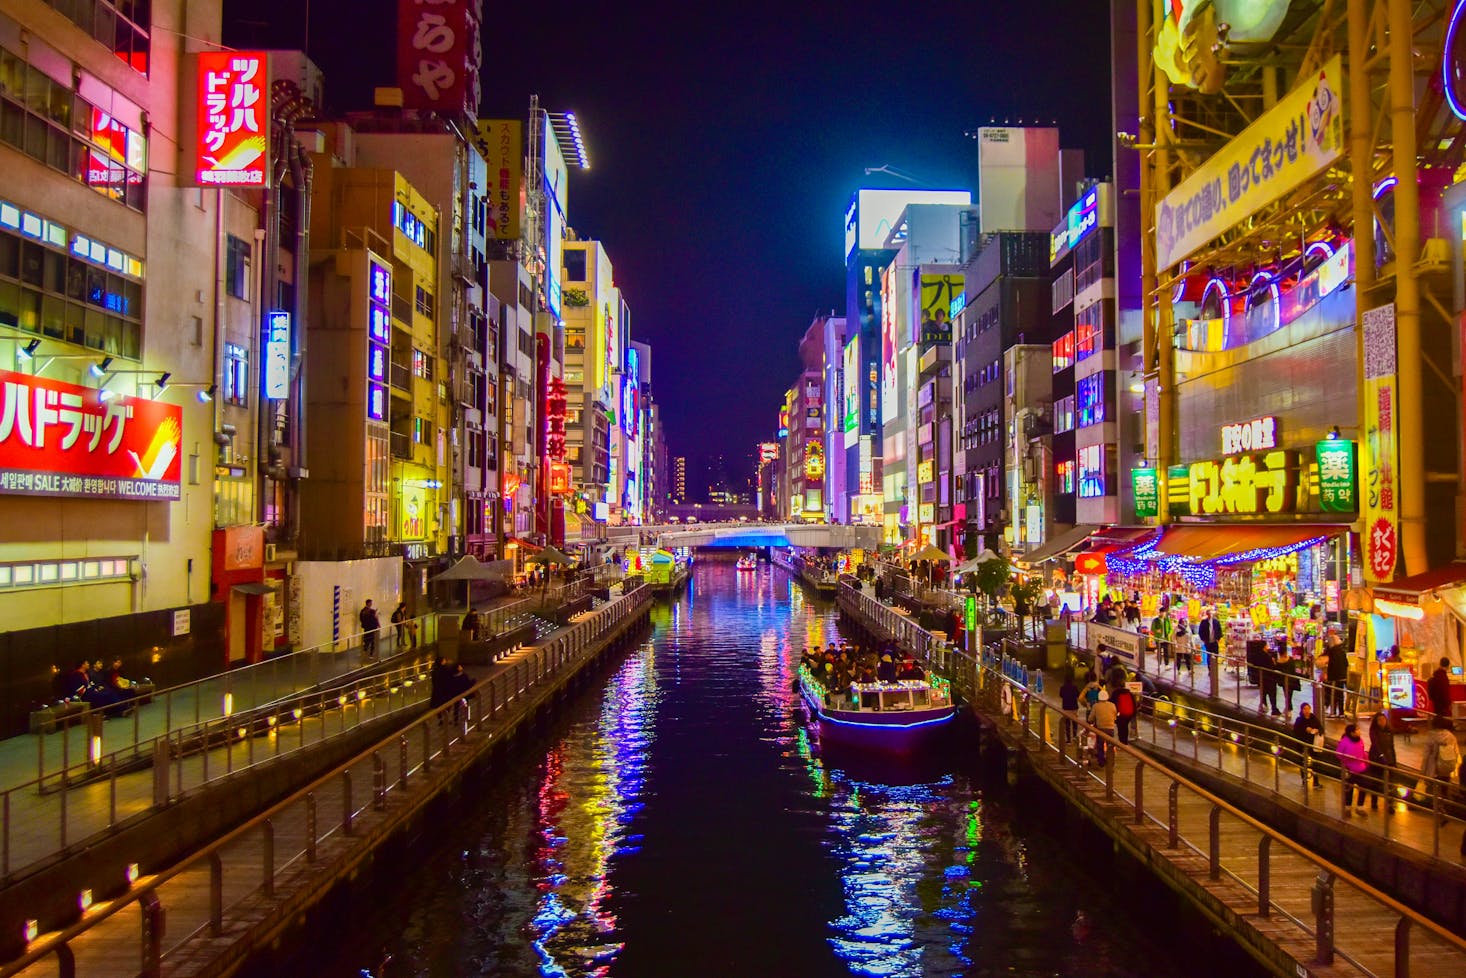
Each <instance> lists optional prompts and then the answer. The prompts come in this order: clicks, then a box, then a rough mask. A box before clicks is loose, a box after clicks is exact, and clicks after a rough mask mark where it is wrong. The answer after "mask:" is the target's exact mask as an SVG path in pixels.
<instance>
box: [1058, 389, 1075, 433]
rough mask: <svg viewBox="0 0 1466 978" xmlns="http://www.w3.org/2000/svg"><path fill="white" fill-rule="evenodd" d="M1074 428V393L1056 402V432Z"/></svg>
mask: <svg viewBox="0 0 1466 978" xmlns="http://www.w3.org/2000/svg"><path fill="white" fill-rule="evenodd" d="M1073 430H1074V395H1072V394H1071V395H1069V396H1068V397H1061V398H1059V399H1058V400H1057V401H1055V402H1054V433H1055V434H1058V433H1060V432H1065V431H1073Z"/></svg>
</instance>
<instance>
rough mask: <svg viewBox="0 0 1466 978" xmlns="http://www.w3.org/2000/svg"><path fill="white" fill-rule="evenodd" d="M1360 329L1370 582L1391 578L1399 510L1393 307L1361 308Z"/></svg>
mask: <svg viewBox="0 0 1466 978" xmlns="http://www.w3.org/2000/svg"><path fill="white" fill-rule="evenodd" d="M1360 327H1361V328H1362V329H1363V330H1364V485H1363V491H1364V575H1365V578H1366V579H1367V580H1369V581H1372V582H1379V581H1390V580H1393V579H1394V576H1395V563H1396V560H1397V558H1398V554H1399V512H1398V510H1397V509H1396V499H1395V472H1396V469H1397V466H1398V451H1399V449H1398V446H1397V441H1398V435H1399V429H1398V428H1397V422H1396V420H1395V418H1396V400H1397V393H1396V391H1397V389H1398V388H1397V384H1396V382H1395V306H1394V304H1393V303H1391V304H1389V305H1385V306H1380V307H1378V308H1376V309H1366V310H1365V311H1364V313H1363V314H1362V315H1361V316H1360Z"/></svg>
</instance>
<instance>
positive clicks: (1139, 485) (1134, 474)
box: [1130, 469, 1161, 520]
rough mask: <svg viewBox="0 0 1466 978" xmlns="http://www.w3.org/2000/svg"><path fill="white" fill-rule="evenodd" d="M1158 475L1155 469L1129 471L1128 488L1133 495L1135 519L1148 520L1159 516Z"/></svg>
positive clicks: (1159, 493)
mask: <svg viewBox="0 0 1466 978" xmlns="http://www.w3.org/2000/svg"><path fill="white" fill-rule="evenodd" d="M1159 475H1160V473H1159V472H1157V471H1156V470H1155V469H1131V470H1130V487H1131V489H1132V490H1133V491H1134V493H1135V518H1136V519H1138V520H1144V519H1150V518H1152V517H1155V516H1159V515H1160V511H1161V485H1160V479H1159Z"/></svg>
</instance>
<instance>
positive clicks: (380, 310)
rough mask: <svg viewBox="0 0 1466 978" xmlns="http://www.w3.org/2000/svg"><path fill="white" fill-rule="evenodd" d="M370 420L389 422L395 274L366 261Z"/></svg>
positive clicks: (382, 265) (383, 265)
mask: <svg viewBox="0 0 1466 978" xmlns="http://www.w3.org/2000/svg"><path fill="white" fill-rule="evenodd" d="M366 346H367V403H366V413H367V417H368V418H370V419H371V420H373V421H386V420H387V370H388V361H389V359H390V351H391V349H392V271H391V269H390V268H389V267H388V266H387V264H386V263H385V262H383V261H381V260H380V259H378V258H377V257H376V256H375V255H370V256H369V257H368V258H367V345H366Z"/></svg>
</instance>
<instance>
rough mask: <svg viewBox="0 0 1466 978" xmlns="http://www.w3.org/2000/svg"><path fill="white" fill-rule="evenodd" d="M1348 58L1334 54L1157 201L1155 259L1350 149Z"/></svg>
mask: <svg viewBox="0 0 1466 978" xmlns="http://www.w3.org/2000/svg"><path fill="white" fill-rule="evenodd" d="M1343 96H1344V66H1343V58H1342V56H1341V55H1335V56H1334V57H1333V58H1331V59H1330V60H1329V62H1328V63H1327V64H1326V65H1324V66H1323V69H1322V70H1320V71H1319V72H1318V73H1317V74H1316V75H1310V76H1309V77H1307V78H1304V79H1302V80H1301V82H1300V83H1299V85H1298V87H1297V88H1295V89H1293V90H1292V91H1291V92H1289V93H1288V94H1287V95H1285V96H1283V97H1282V98H1280V99H1279V100H1278V102H1277V104H1276V105H1274V106H1273V107H1272V108H1271V109H1268V110H1267V111H1266V112H1264V113H1263V114H1262V115H1261V116H1259V117H1258V119H1257V121H1255V122H1253V123H1252V125H1250V126H1248V127H1247V128H1246V129H1244V130H1242V132H1241V133H1240V134H1239V135H1238V136H1237V137H1236V138H1234V139H1233V140H1232V141H1231V142H1229V143H1227V145H1225V146H1223V147H1222V148H1221V149H1220V150H1218V151H1217V153H1216V154H1215V155H1213V156H1212V158H1211V159H1209V160H1207V161H1206V162H1205V163H1203V164H1202V165H1201V166H1199V167H1197V168H1196V170H1195V171H1193V172H1192V174H1191V175H1190V176H1188V177H1187V178H1186V179H1185V180H1182V181H1181V182H1180V183H1179V184H1177V185H1176V188H1175V189H1174V190H1172V191H1171V192H1170V193H1168V194H1166V196H1165V198H1164V199H1163V200H1161V201H1160V203H1158V204H1157V205H1156V267H1157V268H1163V269H1164V268H1169V267H1170V266H1172V265H1174V264H1175V263H1176V262H1178V261H1180V260H1181V259H1183V258H1186V257H1187V256H1189V255H1191V254H1192V253H1194V252H1195V251H1196V250H1197V249H1198V248H1200V247H1201V246H1202V245H1204V244H1206V243H1207V242H1208V241H1210V240H1211V239H1212V238H1215V237H1216V236H1217V235H1219V234H1221V233H1222V232H1223V231H1226V230H1227V229H1228V228H1230V227H1233V226H1234V225H1236V224H1237V223H1238V222H1239V221H1242V220H1245V219H1246V218H1248V217H1251V216H1252V215H1253V214H1255V213H1257V212H1258V211H1259V210H1261V209H1262V208H1263V207H1265V206H1267V205H1268V204H1270V203H1272V202H1273V201H1275V200H1277V199H1278V198H1279V197H1282V196H1283V195H1284V194H1286V193H1289V192H1290V191H1292V190H1294V189H1296V188H1297V187H1299V186H1301V185H1302V184H1303V183H1304V182H1305V181H1307V180H1308V179H1309V178H1311V177H1312V176H1313V175H1314V174H1316V173H1318V172H1319V171H1320V170H1322V169H1324V168H1325V167H1326V166H1328V165H1329V164H1330V163H1332V162H1333V161H1334V160H1336V159H1338V158H1339V156H1340V154H1341V153H1342V152H1343V150H1344V112H1343Z"/></svg>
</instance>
